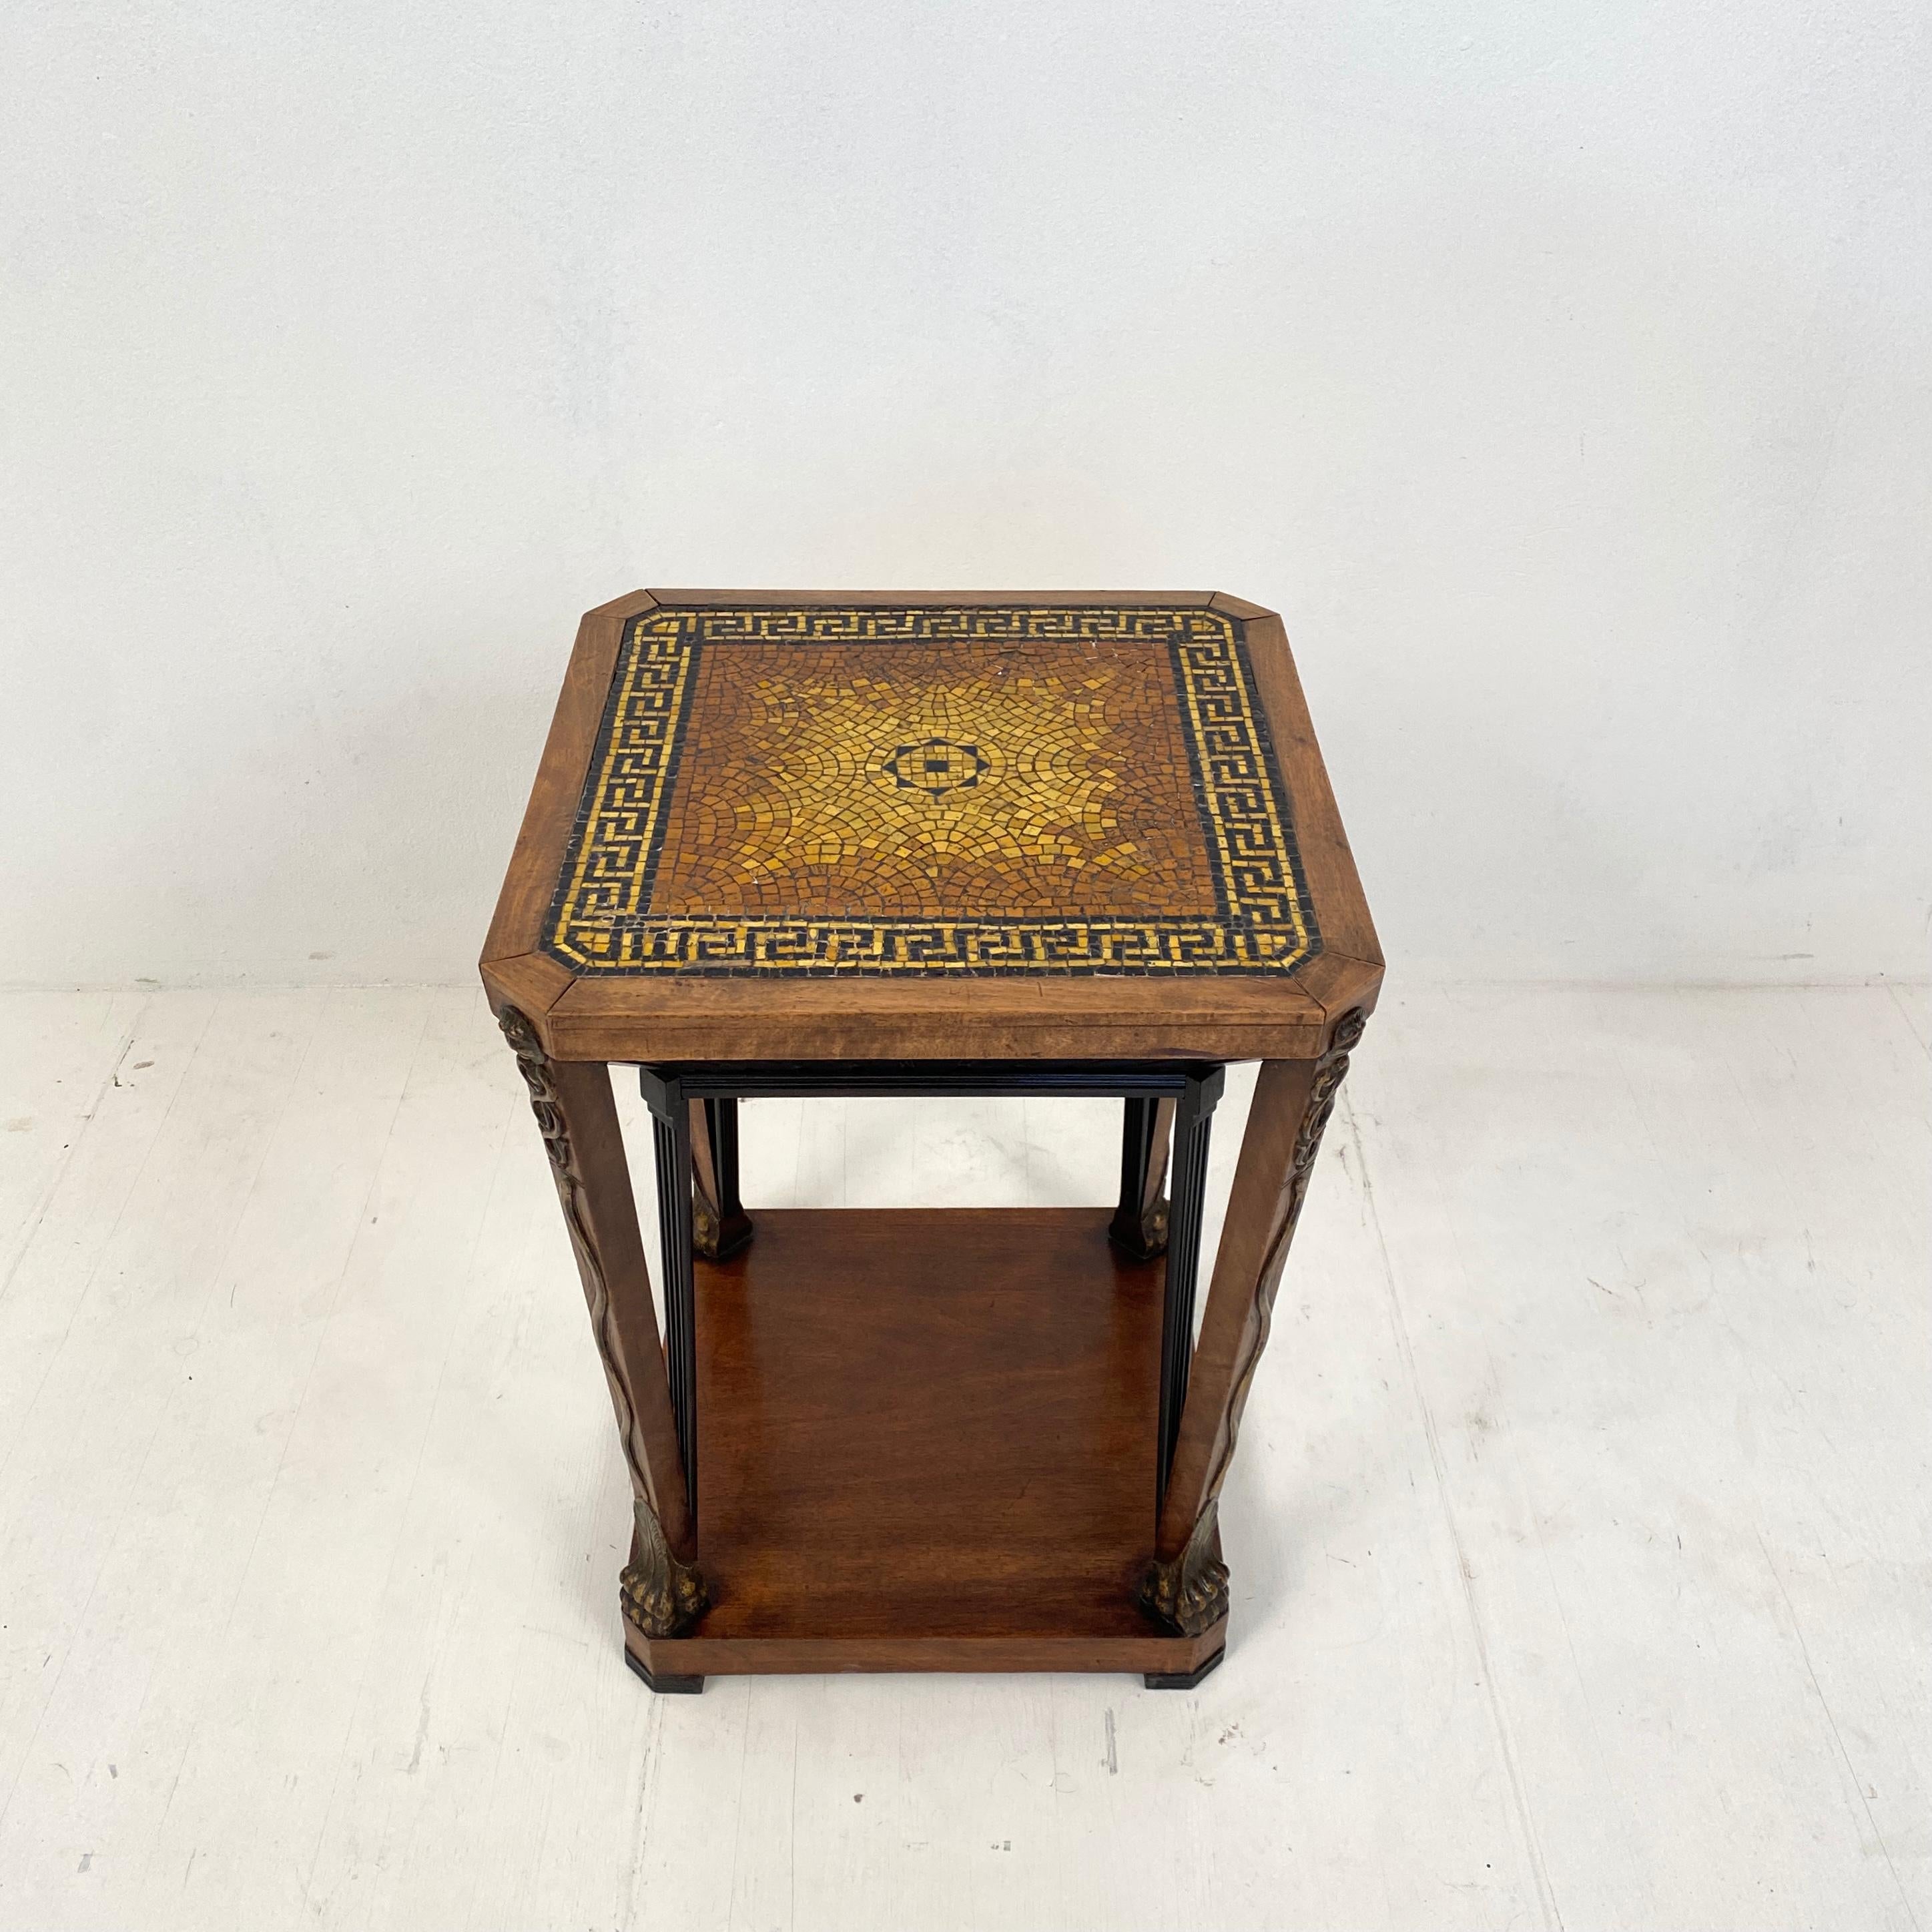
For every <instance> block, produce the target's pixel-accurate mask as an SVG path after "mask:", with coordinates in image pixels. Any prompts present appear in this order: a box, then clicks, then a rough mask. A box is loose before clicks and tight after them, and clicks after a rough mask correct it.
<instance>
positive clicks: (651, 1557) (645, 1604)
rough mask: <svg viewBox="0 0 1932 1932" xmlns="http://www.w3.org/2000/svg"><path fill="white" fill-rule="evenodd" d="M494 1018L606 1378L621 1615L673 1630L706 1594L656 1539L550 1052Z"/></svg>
mask: <svg viewBox="0 0 1932 1932" xmlns="http://www.w3.org/2000/svg"><path fill="white" fill-rule="evenodd" d="M496 1019H497V1024H498V1025H499V1026H500V1027H501V1028H502V1031H503V1037H504V1038H505V1040H508V1042H509V1043H510V1049H511V1052H514V1054H515V1055H516V1056H517V1067H518V1068H519V1070H520V1071H521V1073H522V1074H523V1085H525V1086H526V1087H527V1088H529V1094H530V1111H531V1112H532V1113H534V1114H535V1115H536V1120H537V1128H538V1132H539V1133H541V1135H542V1136H543V1142H544V1152H545V1153H546V1154H548V1156H549V1157H550V1178H552V1179H553V1181H555V1182H556V1196H557V1200H558V1202H559V1204H560V1205H562V1209H563V1219H564V1225H565V1226H566V1227H567V1228H568V1229H569V1231H570V1245H571V1248H572V1250H574V1252H575V1253H576V1256H577V1271H578V1272H579V1274H581V1275H582V1276H583V1292H584V1298H585V1300H586V1301H588V1302H589V1305H590V1328H591V1333H592V1335H594V1336H595V1338H596V1342H597V1353H598V1356H599V1357H600V1358H601V1360H602V1361H603V1364H604V1379H605V1380H606V1381H607V1382H609V1384H610V1400H611V1402H612V1403H613V1405H614V1406H615V1407H616V1412H617V1434H618V1439H619V1441H620V1442H622V1445H623V1448H624V1463H625V1468H626V1469H628V1472H629V1474H630V1478H631V1499H632V1507H633V1510H634V1514H635V1517H636V1521H637V1560H636V1561H635V1562H631V1563H628V1564H626V1565H625V1566H624V1570H623V1574H622V1576H621V1577H620V1578H619V1581H618V1594H619V1601H621V1603H622V1606H623V1610H624V1615H625V1617H626V1618H627V1619H628V1620H629V1621H630V1622H631V1623H632V1624H633V1625H635V1626H636V1627H637V1629H638V1630H640V1631H642V1632H643V1634H644V1635H645V1636H646V1637H676V1636H679V1634H682V1632H683V1631H685V1630H688V1628H690V1626H691V1625H692V1624H693V1623H694V1622H696V1621H697V1619H698V1618H699V1617H700V1616H702V1615H703V1613H704V1612H705V1610H706V1609H707V1608H708V1607H709V1604H710V1597H709V1592H707V1591H706V1588H705V1583H704V1578H703V1574H702V1573H701V1572H700V1571H699V1569H698V1568H697V1565H695V1564H694V1563H680V1562H679V1561H678V1559H676V1557H675V1556H673V1555H672V1554H671V1551H670V1544H668V1543H667V1542H666V1541H665V1540H664V1526H663V1525H662V1524H661V1523H659V1522H658V1515H657V1511H655V1509H654V1508H652V1505H651V1500H650V1486H649V1484H648V1483H647V1482H646V1480H645V1477H644V1468H643V1458H642V1457H641V1456H640V1454H639V1452H638V1448H637V1412H636V1410H635V1409H634V1407H633V1406H632V1404H631V1393H630V1389H629V1387H628V1384H627V1383H626V1382H625V1378H624V1376H623V1374H622V1370H620V1368H619V1357H618V1353H617V1347H616V1339H615V1337H614V1336H613V1333H612V1331H611V1325H610V1324H611V1313H610V1283H609V1282H608V1281H607V1280H606V1279H605V1277H604V1262H603V1258H602V1256H600V1255H599V1254H598V1252H597V1244H596V1242H595V1240H594V1239H593V1238H592V1235H591V1232H590V1225H589V1221H588V1220H587V1219H586V1216H585V1214H584V1208H583V1177H582V1176H581V1175H580V1174H579V1172H577V1157H576V1154H575V1151H574V1149H573V1148H571V1144H570V1128H569V1124H568V1122H567V1121H565V1118H564V1114H563V1107H562V1103H561V1101H560V1100H559V1099H558V1097H557V1091H556V1082H555V1080H554V1079H553V1077H552V1070H551V1065H550V1056H549V1055H548V1054H547V1053H546V1052H544V1048H543V1043H542V1041H541V1040H538V1037H537V1034H536V1029H535V1028H534V1027H533V1026H532V1025H531V1024H530V1022H529V1019H527V1018H526V1016H524V1015H523V1014H522V1013H519V1012H518V1011H517V1009H516V1008H515V1007H505V1008H504V1009H503V1010H502V1012H501V1013H499V1014H498V1015H497V1016H496Z"/></svg>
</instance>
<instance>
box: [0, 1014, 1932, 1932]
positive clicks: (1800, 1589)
mask: <svg viewBox="0 0 1932 1932" xmlns="http://www.w3.org/2000/svg"><path fill="white" fill-rule="evenodd" d="M0 1025H4V1028H5V1052H4V1053H0V1125H4V1127H5V1133H0V1268H4V1269H5V1274H4V1277H0V1279H4V1281H5V1289H4V1298H0V1923H4V1924H5V1925H6V1926H7V1927H60V1926H68V1925H74V1926H90V1927H101V1926H131V1927H172V1926H181V1927H196V1928H213V1927H231V1926H232V1927H246V1928H248V1932H263V1928H269V1927H281V1926H294V1925H298V1924H299V1925H303V1926H312V1927H398V1928H409V1932H427V1929H428V1928H433V1927H446V1926H447V1927H456V1926H476V1927H597V1928H603V1927H632V1926H635V1927H656V1926H673V1927H678V1928H680V1932H694V1928H706V1927H739V1928H746V1932H751V1928H765V1927H800V1928H804V1927H813V1928H817V1927H826V1928H832V1927H836V1928H838V1932H864V1928H869V1927H878V1928H881V1932H905V1928H929V1927H985V1926H989V1925H1003V1926H1010V1927H1053V1928H1058V1927H1067V1928H1073V1927H1080V1928H1088V1927H1098V1928H1107V1927H1149V1926H1155V1925H1160V1926H1166V1927H1182V1926H1184V1927H1203V1928H1222V1927H1250V1926H1252V1927H1384V1926H1389V1927H1397V1926H1400V1927H1425V1928H1431V1932H1434V1928H1446V1927H1508V1926H1538V1927H1556V1926H1559V1925H1561V1926H1563V1927H1568V1928H1569V1929H1570V1932H1583V1928H1589V1927H1612V1928H1620V1927H1666V1928H1673V1932H1682V1928H1694V1927H1751V1928H1757V1927H1811V1926H1816V1927H1832V1928H1847V1927H1913V1926H1917V1927H1927V1926H1932V1805H1928V1802H1927V1801H1928V1796H1932V1526H1928V1514H1932V1483H1928V1480H1927V1478H1928V1473H1929V1472H1928V1463H1932V1443H1929V1442H1928V1404H1927V1394H1928V1391H1932V1375H1928V1370H1932V1348H1929V1347H1928V1313H1927V1309H1928V1292H1927V1290H1928V1200H1929V1199H1932V1190H1928V1187H1927V1178H1928V1164H1927V1153H1928V1149H1932V1133H1928V1122H1927V1090H1928V1065H1927V1049H1928V1043H1932V1001H1928V1000H1927V997H1926V995H1924V993H1922V992H1918V993H1912V992H1900V991H1898V990H1895V989H1894V990H1891V991H1886V990H1876V991H1832V992H1676V993H1673V992H1657V991H1649V992H1635V991H1630V992H1605V991H1602V990H1582V989H1542V990H1522V989H1517V990H1499V989H1493V990H1471V989H1457V990H1451V991H1437V992H1407V993H1404V992H1394V993H1391V995H1390V996H1389V998H1388V999H1387V1000H1385V1003H1384V1004H1383V1007H1382V1012H1381V1013H1380V1015H1379V1017H1378V1018H1377V1019H1376V1022H1375V1023H1374V1025H1373V1026H1372V1028H1371V1029H1370V1033H1369V1036H1368V1039H1367V1042H1366V1043H1365V1045H1364V1048H1363V1049H1362V1051H1361V1053H1360V1054H1359V1055H1358V1058H1357V1062H1356V1068H1355V1073H1354V1074H1353V1076H1352V1078H1351V1080H1350V1083H1349V1087H1348V1088H1347V1090H1346V1098H1345V1100H1344V1103H1343V1109H1342V1111H1341V1112H1340V1114H1339V1115H1338V1116H1337V1121H1336V1124H1335V1126H1334V1129H1333V1130H1331V1135H1330V1138H1329V1142H1328V1146H1327V1148H1325V1151H1324V1153H1323V1155H1322V1172H1321V1174H1320V1175H1319V1182H1318V1186H1317V1187H1316V1191H1315V1195H1314V1197H1313V1200H1312V1202H1311V1204H1310V1209H1309V1212H1308V1214H1307V1218H1306V1220H1305V1221H1304V1226H1303V1228H1302V1231H1301V1238H1300V1241H1299V1244H1298V1247H1297V1250H1296V1252H1295V1259H1294V1261H1293V1262H1292V1271H1291V1274H1290V1277H1289V1281H1288V1283H1287V1284H1286V1286H1285V1287H1284V1289H1283V1295H1282V1300H1281V1304H1280V1313H1279V1315H1278V1316H1277V1322H1276V1327H1275V1337H1274V1343H1273V1346H1272V1349H1271V1353H1270V1355H1269V1357H1268V1360H1267V1361H1266V1362H1265V1364H1264V1367H1263V1372H1262V1376H1261V1379H1260V1382H1259V1385H1258V1387H1257V1389H1256V1395H1255V1400H1254V1403H1253V1406H1252V1408H1251V1409H1250V1423H1249V1425H1248V1427H1247V1431H1246V1433H1245V1434H1244V1439H1243V1444H1242V1449H1243V1454H1242V1458H1241V1463H1240V1464H1239V1466H1238V1471H1237V1474H1236V1475H1235V1480H1234V1482H1233V1484H1232V1490H1231V1493H1230V1495H1229V1500H1228V1502H1227V1504H1226V1509H1225V1512H1224V1515H1225V1520H1226V1526H1227V1534H1228V1539H1229V1555H1230V1557H1231V1559H1232V1563H1233V1566H1234V1574H1235V1585H1234V1589H1235V1634H1234V1640H1233V1647H1232V1652H1231V1655H1230V1657H1229V1661H1228V1663H1227V1664H1226V1667H1225V1668H1224V1669H1223V1670H1222V1671H1221V1673H1220V1674H1219V1675H1218V1676H1216V1677H1214V1678H1212V1679H1210V1680H1209V1681H1208V1683H1207V1684H1206V1685H1204V1686H1203V1687H1202V1689H1201V1690H1200V1691H1198V1692H1196V1693H1195V1694H1191V1695H1175V1694H1163V1693H1151V1692H1148V1691H1143V1690H1142V1688H1140V1687H1139V1685H1138V1684H1137V1683H1136V1682H1133V1680H1130V1679H1082V1678H1077V1677H1058V1678H1051V1679H1049V1678H1035V1679H1025V1678H999V1679H980V1680H972V1679H939V1678H889V1677H886V1678H874V1679H862V1678H848V1679H825V1680H813V1679H764V1680H761V1681H746V1680H743V1679H738V1680H723V1679H720V1680H714V1681H713V1682H712V1685H711V1687H710V1688H709V1690H708V1691H706V1694H705V1695H704V1696H703V1697H701V1698H697V1699H685V1698H679V1699H668V1700H658V1699H654V1698H652V1697H650V1696H649V1695H648V1694H646V1692H645V1691H643V1688H642V1687H641V1686H640V1685H638V1684H637V1682H635V1681H634V1679H632V1678H631V1677H630V1676H628V1675H627V1674H626V1673H625V1670H624V1669H623V1667H622V1662H621V1660H620V1657H619V1638H618V1631H617V1610H616V1593H615V1588H614V1578H615V1575H616V1569H617V1567H618V1565H619V1562H621V1560H622V1544H623V1542H624V1541H625V1536H626V1534H627V1525H628V1518H627V1513H626V1510H625V1498H624V1489H623V1482H622V1475H621V1472H620V1469H619V1462H618V1458H617V1454H616V1445H615V1442H614V1440H613V1433H612V1430H611V1427H610V1418H609V1414H608V1410H607V1403H606V1397H605V1395H604V1388H603V1385H602V1382H601V1376H600V1374H599V1372H598V1367H597V1364H596V1361H595V1357H594V1355H593V1354H592V1349H591V1345H590V1340H589V1334H588V1332H587V1329H586V1322H585V1319H584V1314H583V1305H582V1301H581V1298H580V1294H579V1291H578V1289H577V1283H576V1279H575V1277H574V1272H573V1270H572V1268H571V1260H570V1256H569V1253H568V1248H567V1246H566V1244H565V1238H564V1235H563V1232H562V1226H561V1223H559V1220H558V1217H557V1214H556V1207H555V1204H554V1201H553V1196H552V1195H551V1192H550V1184H549V1181H548V1178H547V1172H546V1170H545V1168H544V1160H543V1157H542V1155H541V1151H540V1148H539V1146H538V1139H537V1136H536V1134H535V1130H534V1128H533V1127H532V1125H531V1124H530V1121H529V1116H528V1114H527V1111H526V1107H525V1105H524V1101H523V1095H522V1092H521V1090H520V1085H519V1082H518V1081H517V1076H516V1074H515V1071H514V1067H513V1065H512V1063H511V1060H510V1058H509V1055H508V1053H507V1052H505V1050H504V1049H502V1046H501V1045H500V1043H499V1041H498V1040H497V1039H496V1035H495V1033H494V1031H493V1028H492V1026H491V1025H490V1022H489V1019H488V1016H487V1014H486V1013H485V1012H484V1008H483V1007H482V1004H481V999H480V997H479V996H478V995H475V994H473V993H471V992H466V991H452V990H449V989H431V990H410V989H390V990H385V991H381V992H320V991H308V992H220V993H217V992H150V993H139V992H135V993H127V994H98V995H97V994H87V995H73V994H70V995H42V994H17V995H5V996H4V997H0ZM1246 1092H1247V1083H1246V1082H1238V1083H1237V1084H1236V1086H1235V1092H1234V1094H1232V1096H1231V1101H1232V1104H1229V1105H1228V1106H1226V1109H1225V1112H1224V1113H1223V1117H1222V1120H1221V1123H1220V1133H1219V1135H1218V1136H1217V1142H1216V1147H1217V1181H1218V1184H1219V1187H1220V1190H1222V1191H1223V1193H1225V1189H1226V1181H1227V1175H1228V1172H1229V1161H1230V1159H1231V1157H1232V1152H1233V1148H1234V1145H1235V1139H1236V1130H1238V1126H1239V1123H1240V1118H1241V1111H1242V1109H1241V1102H1242V1100H1243V1099H1244V1097H1245V1094H1246ZM628 1115H629V1118H631V1119H632V1120H633V1121H634V1120H636V1118H637V1105H636V1103H635V1101H634V1099H633V1100H631V1101H630V1103H629V1106H628ZM745 1140H746V1147H745V1162H746V1169H747V1174H748V1181H747V1190H746V1191H747V1194H748V1197H749V1199H750V1200H751V1205H753V1206H754V1208H755V1207H756V1206H757V1205H758V1204H759V1203H760V1202H763V1203H766V1204H772V1205H776V1204H783V1203H790V1202H819V1203H828V1204H829V1203H837V1202H848V1203H853V1204H858V1205H865V1204H880V1205H883V1204H888V1203H892V1202H987V1203H1001V1202H1006V1203H1018V1202H1046V1203H1053V1202H1072V1201H1076V1200H1081V1199H1085V1200H1089V1201H1094V1202H1098V1201H1100V1200H1103V1199H1106V1196H1107V1195H1108V1193H1109V1184H1110V1182H1111V1181H1112V1177H1113V1167H1114V1163H1115V1161H1116V1160H1117V1158H1118V1157H1117V1154H1116V1151H1115V1118H1114V1112H1113V1109H1112V1107H1111V1106H1109V1107H1105V1108H1100V1109H1084V1110H1083V1109H1082V1108H1081V1107H1079V1106H1075V1105H1072V1104H1070V1103H1019V1102H1010V1103H992V1104H986V1105H981V1106H955V1107H951V1108H947V1109H939V1108H936V1107H920V1108H913V1107H888V1106H883V1105H877V1104H873V1105H867V1106H859V1105H856V1104H854V1105H849V1106H848V1105H841V1104H838V1103H822V1104H821V1105H820V1106H818V1107H817V1108H816V1109H811V1110H810V1111H809V1112H808V1114H807V1115H805V1118H804V1120H803V1121H802V1119H801V1113H800V1109H799V1107H798V1106H796V1105H794V1104H791V1103H757V1104H754V1105H753V1106H749V1107H748V1108H747V1109H746V1110H745ZM645 1198H646V1199H648V1198H649V1196H648V1192H646V1196H645Z"/></svg>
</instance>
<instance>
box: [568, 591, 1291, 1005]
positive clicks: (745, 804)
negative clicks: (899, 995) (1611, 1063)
mask: <svg viewBox="0 0 1932 1932" xmlns="http://www.w3.org/2000/svg"><path fill="white" fill-rule="evenodd" d="M1286 804H1287V795H1286V790H1285V788H1284V787H1283V785H1282V783H1281V781H1280V774H1279V772H1278V771H1277V769H1275V766H1274V759H1273V756H1272V754H1271V751H1270V748H1269V747H1268V742H1267V737H1266V733H1265V724H1264V722H1263V720H1262V716H1261V714H1260V712H1259V709H1258V707H1257V706H1256V704H1255V703H1254V700H1253V678H1252V673H1251V672H1250V669H1249V667H1248V666H1247V663H1246V654H1245V652H1244V649H1243V647H1242V644H1241V637H1240V634H1239V625H1238V623H1237V622H1236V621H1235V619H1232V618H1229V617H1226V616H1223V615H1222V614H1221V613H1219V612H1216V611H1211V610H1148V609H1140V608H1136V609H1132V610H1115V609H1110V608H1096V609H1080V610H1067V609H1064V608H1062V609H1046V610H1014V609H998V608H986V607H972V608H958V609H955V608H942V609H919V610H880V609H865V610H835V609H823V608H820V609H811V610H789V609H787V610H778V609H772V610H685V611H679V610H652V611H650V612H649V613H646V615H644V616H642V617H640V618H637V619H633V620H632V621H631V624H630V625H629V627H628V631H627V634H626V636H625V640H624V644H623V647H622V649H621V650H620V652H619V657H618V661H617V665H616V672H615V674H614V676H613V682H612V687H611V693H610V700H609V702H608V704H607V708H606V712H605V717H604V725H603V729H602V732H601V735H600V738H599V740H598V751H597V755H596V757H595V759H594V760H592V766H591V769H590V772H589V777H588V779H587V781H586V789H585V794H584V799H583V806H582V808H581V811H580V815H579V822H578V825H577V830H576V832H575V834H574V836H573V838H572V840H571V847H570V850H569V853H568V858H567V859H566V862H565V867H564V870H563V873H562V877H561V878H560V879H559V883H558V891H557V897H556V903H555V905H554V907H553V916H552V919H551V922H550V940H549V947H550V950H551V951H552V952H553V953H555V954H556V956H558V957H559V959H562V960H564V961H565V962H567V963H568V964H569V965H571V966H572V967H573V968H575V969H576V970H577V971H580V972H590V973H612V972H615V973H650V972H659V971H673V972H685V973H721V972H723V973H730V972H739V973H800V972H804V973H832V972H859V973H881V972H883V973H906V972H946V971H966V972H983V973H1015V972H1020V973H1026V972H1033V973H1038V972H1049V973H1052V972H1060V973H1065V972H1075V973H1081V972H1087V973H1091V972H1163V971H1165V972H1183V973H1187V972H1276V973H1280V972H1283V971H1292V969H1293V968H1294V967H1295V966H1296V965H1299V964H1300V963H1301V961H1303V960H1304V959H1307V958H1308V957H1309V956H1310V955H1311V954H1312V953H1313V952H1314V951H1315V950H1316V949H1317V948H1318V947H1319V939H1318V938H1316V934H1315V929H1314V924H1313V917H1312V914H1311V913H1310V908H1309V906H1308V903H1307V893H1306V890H1305V888H1304V886H1303V884H1302V883H1301V877H1300V872H1299V867H1298V861H1297V859H1296V856H1295V849H1294V844H1293V839H1292V827H1291V826H1290V823H1289V817H1288V813H1287V810H1286Z"/></svg>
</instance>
